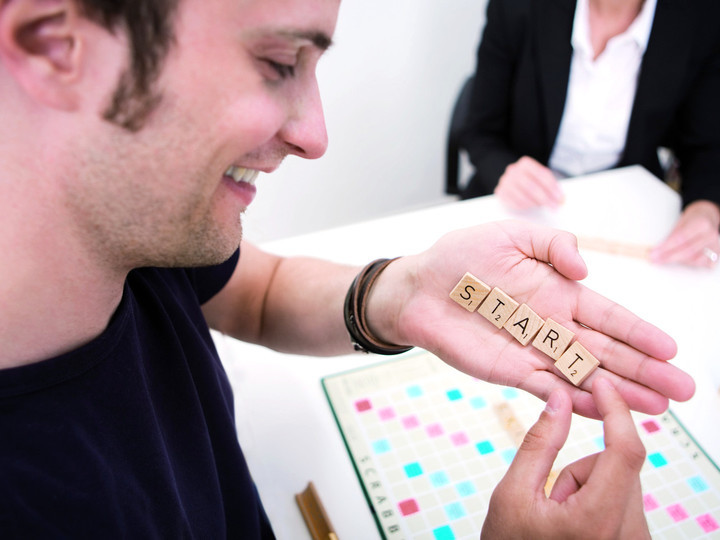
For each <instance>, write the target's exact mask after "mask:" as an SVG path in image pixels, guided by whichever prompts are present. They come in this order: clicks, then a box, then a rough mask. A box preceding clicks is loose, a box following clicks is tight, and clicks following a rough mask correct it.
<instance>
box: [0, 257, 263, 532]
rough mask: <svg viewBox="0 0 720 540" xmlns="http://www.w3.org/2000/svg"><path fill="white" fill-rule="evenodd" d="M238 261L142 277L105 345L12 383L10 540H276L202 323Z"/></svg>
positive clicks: (8, 388) (7, 461)
mask: <svg viewBox="0 0 720 540" xmlns="http://www.w3.org/2000/svg"><path fill="white" fill-rule="evenodd" d="M237 260H238V253H236V254H235V255H234V256H233V257H232V258H231V259H229V260H228V261H227V262H226V263H224V264H222V265H219V266H215V267H209V268H201V269H157V268H147V269H139V270H135V271H133V272H131V273H130V275H129V276H128V279H127V282H126V284H125V289H124V293H123V298H122V302H121V304H120V306H119V307H118V309H117V311H116V313H115V315H114V316H113V318H112V320H111V322H110V324H109V326H108V328H107V329H106V331H105V332H103V334H102V335H100V336H99V337H98V338H97V339H95V340H94V341H92V342H91V343H89V344H87V345H85V346H83V347H81V348H80V349H78V350H76V351H73V352H71V353H68V354H64V355H62V356H59V357H57V358H53V359H49V360H46V361H44V362H40V363H37V364H33V365H29V366H23V367H19V368H13V369H7V370H0V538H3V539H5V538H22V539H27V538H32V539H34V538H43V539H46V538H50V539H54V538H72V539H77V538H132V539H136V538H143V539H145V538H171V539H180V538H208V539H213V540H215V539H220V538H242V539H256V538H263V539H265V538H273V535H272V531H271V529H270V525H269V523H268V521H267V517H266V516H265V512H264V511H263V509H262V505H261V503H260V500H259V497H258V495H257V491H256V490H255V487H254V484H253V483H252V480H251V478H250V473H249V472H248V469H247V465H246V463H245V459H244V458H243V455H242V452H241V451H240V446H239V444H238V441H237V436H236V432H235V422H234V413H233V398H232V391H231V388H230V385H229V382H228V379H227V376H226V374H225V371H224V370H223V367H222V365H221V363H220V360H219V358H218V354H217V351H216V349H215V346H214V344H213V341H212V338H211V336H210V333H209V330H208V328H207V324H206V322H205V319H204V317H203V315H202V312H201V310H200V305H201V304H202V303H203V302H205V301H206V300H208V299H210V298H211V297H212V296H213V295H214V294H216V293H217V292H218V291H219V290H220V289H221V288H222V287H223V286H224V285H225V283H226V282H227V280H228V279H229V277H230V275H231V273H232V271H233V269H234V268H235V265H236V264H237ZM47 309H50V310H51V309H52V306H47Z"/></svg>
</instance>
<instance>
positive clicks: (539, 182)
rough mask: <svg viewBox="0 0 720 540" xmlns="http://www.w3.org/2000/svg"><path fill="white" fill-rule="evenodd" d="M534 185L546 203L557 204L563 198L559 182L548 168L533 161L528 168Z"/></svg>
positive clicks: (561, 201) (560, 202)
mask: <svg viewBox="0 0 720 540" xmlns="http://www.w3.org/2000/svg"><path fill="white" fill-rule="evenodd" d="M528 171H529V173H530V175H531V176H532V178H533V180H534V183H535V186H536V188H537V189H538V190H540V191H542V193H543V195H542V197H543V199H544V200H545V201H546V204H550V205H552V206H558V205H560V204H562V203H563V201H564V200H565V195H564V194H563V192H562V190H561V189H560V183H559V182H558V181H557V178H555V175H554V174H553V173H552V171H551V170H550V169H548V168H547V167H545V166H544V165H542V164H541V163H539V162H537V161H535V162H534V163H533V164H532V165H531V166H530V167H529V169H528Z"/></svg>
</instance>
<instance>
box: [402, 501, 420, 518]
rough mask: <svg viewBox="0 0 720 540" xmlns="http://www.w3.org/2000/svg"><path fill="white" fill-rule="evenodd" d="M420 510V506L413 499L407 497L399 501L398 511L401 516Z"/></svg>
mask: <svg viewBox="0 0 720 540" xmlns="http://www.w3.org/2000/svg"><path fill="white" fill-rule="evenodd" d="M419 511H420V507H419V506H418V503H417V501H416V500H415V499H407V500H404V501H401V502H400V513H401V514H402V515H403V516H409V515H410V514H415V513H416V512H419Z"/></svg>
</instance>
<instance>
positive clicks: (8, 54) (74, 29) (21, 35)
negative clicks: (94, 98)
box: [0, 0, 83, 110]
mask: <svg viewBox="0 0 720 540" xmlns="http://www.w3.org/2000/svg"><path fill="white" fill-rule="evenodd" d="M78 21H79V12H78V8H77V5H76V4H75V2H74V0H0V63H2V64H3V66H4V68H5V70H6V71H8V72H9V73H11V74H12V75H13V76H14V78H15V80H16V81H17V82H18V84H19V85H20V86H21V87H22V88H23V89H24V90H25V92H26V93H27V94H29V95H31V96H32V97H33V98H35V99H36V100H39V101H41V102H42V103H44V104H45V105H48V106H51V107H54V108H58V109H62V110H72V109H74V108H75V107H76V106H77V97H78V91H77V89H76V88H75V86H74V85H73V83H74V82H76V81H77V80H78V78H79V75H80V69H81V66H80V60H81V54H80V53H81V45H82V42H83V41H82V39H81V36H80V34H79V25H78Z"/></svg>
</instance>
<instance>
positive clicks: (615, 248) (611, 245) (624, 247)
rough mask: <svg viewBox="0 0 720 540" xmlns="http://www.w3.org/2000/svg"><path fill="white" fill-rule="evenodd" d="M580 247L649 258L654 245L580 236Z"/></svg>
mask: <svg viewBox="0 0 720 540" xmlns="http://www.w3.org/2000/svg"><path fill="white" fill-rule="evenodd" d="M578 247H579V248H580V249H589V250H592V251H602V252H604V253H612V254H613V255H624V256H626V257H637V258H639V259H649V258H650V250H651V249H652V246H648V245H644V244H633V243H630V242H620V241H617V240H607V239H605V238H596V237H578Z"/></svg>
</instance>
